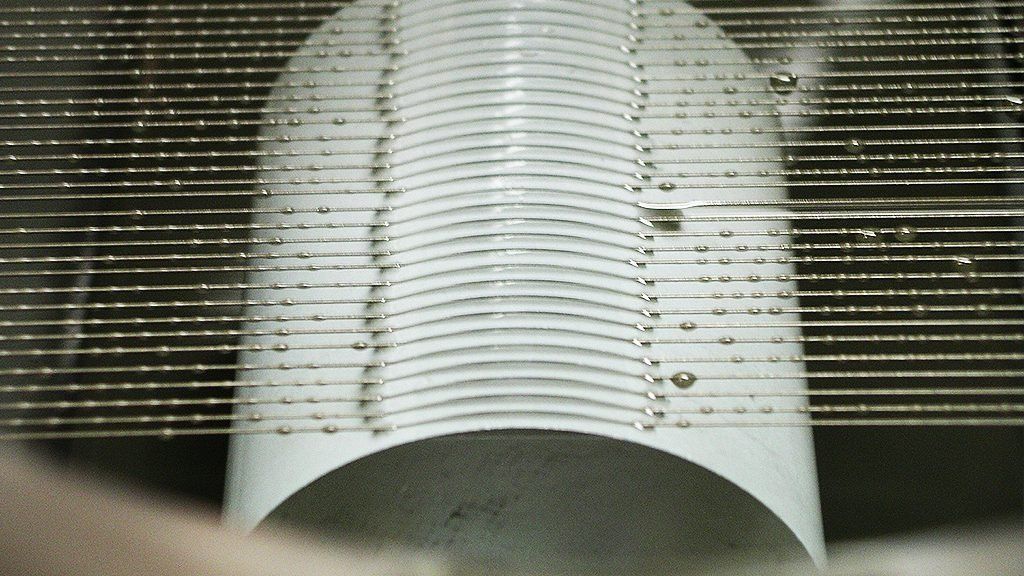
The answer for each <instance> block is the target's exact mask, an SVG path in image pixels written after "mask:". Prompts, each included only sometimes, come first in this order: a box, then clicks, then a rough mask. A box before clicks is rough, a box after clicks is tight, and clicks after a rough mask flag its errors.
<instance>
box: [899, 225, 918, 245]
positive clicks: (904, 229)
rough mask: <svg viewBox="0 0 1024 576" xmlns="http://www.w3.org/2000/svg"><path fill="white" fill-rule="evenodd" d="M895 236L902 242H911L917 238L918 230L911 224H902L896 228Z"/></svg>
mask: <svg viewBox="0 0 1024 576" xmlns="http://www.w3.org/2000/svg"><path fill="white" fill-rule="evenodd" d="M894 236H895V237H896V240H898V241H900V242H911V241H913V240H914V239H915V238H917V230H915V229H914V228H912V227H910V226H900V227H899V228H897V229H896V232H895V234H894Z"/></svg>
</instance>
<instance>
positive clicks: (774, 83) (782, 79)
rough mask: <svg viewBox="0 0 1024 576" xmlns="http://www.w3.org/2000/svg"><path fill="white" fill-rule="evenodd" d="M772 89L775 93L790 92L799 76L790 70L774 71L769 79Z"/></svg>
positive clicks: (794, 87) (793, 89)
mask: <svg viewBox="0 0 1024 576" xmlns="http://www.w3.org/2000/svg"><path fill="white" fill-rule="evenodd" d="M768 82H769V84H770V85H771V88H772V91H774V92H775V93H776V94H792V93H793V92H794V91H795V90H796V87H797V83H798V82H799V78H797V75H796V74H793V73H792V72H785V71H782V72H776V73H774V74H772V76H771V78H770V79H769V81H768Z"/></svg>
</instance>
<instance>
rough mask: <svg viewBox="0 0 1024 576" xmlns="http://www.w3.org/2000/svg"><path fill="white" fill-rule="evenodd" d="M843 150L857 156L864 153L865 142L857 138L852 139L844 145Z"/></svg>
mask: <svg viewBox="0 0 1024 576" xmlns="http://www.w3.org/2000/svg"><path fill="white" fill-rule="evenodd" d="M843 148H845V149H846V151H847V152H849V153H850V154H856V153H858V152H863V151H864V142H862V141H860V140H858V139H856V138H850V139H849V140H847V141H846V142H845V143H844V144H843Z"/></svg>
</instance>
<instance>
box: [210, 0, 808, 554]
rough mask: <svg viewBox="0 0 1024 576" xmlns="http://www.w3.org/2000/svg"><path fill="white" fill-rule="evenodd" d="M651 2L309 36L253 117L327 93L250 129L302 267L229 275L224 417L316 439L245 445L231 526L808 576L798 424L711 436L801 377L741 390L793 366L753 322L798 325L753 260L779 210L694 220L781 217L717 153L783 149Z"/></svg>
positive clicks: (784, 286)
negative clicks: (241, 346) (710, 562)
mask: <svg viewBox="0 0 1024 576" xmlns="http://www.w3.org/2000/svg"><path fill="white" fill-rule="evenodd" d="M673 6H674V7H673V8H672V9H671V10H662V11H658V12H649V13H648V14H646V15H643V16H641V15H640V14H638V13H637V12H636V5H635V4H634V3H631V2H627V1H625V0H600V1H595V2H580V1H578V0H474V1H469V2H448V1H444V0H408V1H404V2H399V3H385V4H381V3H376V2H370V1H366V2H360V1H357V2H354V3H353V4H352V5H350V6H349V7H346V8H345V9H343V10H341V11H340V12H339V13H338V14H337V15H336V16H335V17H334V18H333V19H331V21H330V22H327V23H325V24H324V26H323V27H322V28H321V30H320V31H319V32H317V33H316V34H314V35H312V36H311V37H310V38H309V39H308V41H307V48H304V49H303V50H302V55H297V56H296V57H295V58H294V59H293V60H292V61H291V63H290V67H291V68H292V69H293V70H295V71H294V72H291V73H289V74H286V75H284V76H283V77H282V79H281V80H282V83H283V84H285V85H286V87H285V88H281V89H279V90H278V91H277V92H276V93H275V98H278V99H285V100H287V99H288V98H290V97H294V98H295V99H302V100H310V99H313V97H315V99H317V100H319V102H317V105H316V106H315V107H314V108H311V109H308V110H299V111H298V113H297V114H296V116H295V118H294V120H293V121H282V122H280V123H278V124H276V125H274V126H273V127H272V128H271V129H270V130H267V131H266V133H265V136H267V137H268V144H267V145H266V146H265V150H266V151H267V152H268V154H266V155H264V157H265V158H266V159H267V160H266V162H265V166H266V170H265V172H264V174H263V175H262V178H263V179H264V180H265V181H266V182H268V184H266V186H265V190H266V194H265V196H264V197H263V198H261V199H260V202H259V205H258V207H259V208H261V209H262V210H259V211H258V219H257V222H258V223H259V224H261V225H265V226H263V227H262V228H261V230H264V231H263V232H260V234H261V235H263V236H269V237H273V238H279V239H280V242H279V243H277V244H275V243H273V242H271V243H264V244H259V246H264V248H262V249H263V250H265V251H267V252H268V253H275V254H278V255H280V256H281V257H282V258H287V257H294V258H295V259H296V261H297V265H295V266H287V267H285V268H287V270H281V269H280V268H281V267H277V268H275V269H274V270H269V271H265V272H256V273H253V274H251V275H250V277H249V279H248V282H249V284H250V285H251V290H250V293H249V296H248V298H249V299H250V300H251V301H253V302H260V303H262V304H263V305H262V306H261V307H260V310H259V313H258V315H259V320H258V322H253V323H251V324H249V325H248V326H247V327H246V328H247V329H246V330H245V332H247V333H251V334H252V335H251V336H247V337H246V343H247V344H250V345H251V346H249V347H247V348H250V349H249V350H248V351H247V352H245V353H243V357H242V358H241V360H240V362H241V363H242V364H243V365H244V366H245V370H243V371H242V373H240V376H239V378H240V379H242V380H245V381H251V382H253V383H254V384H258V385H255V386H252V387H246V388H245V389H244V392H243V394H244V396H245V398H248V399H251V402H252V404H251V405H244V406H243V407H242V408H241V409H240V410H239V412H238V413H239V415H242V416H245V417H247V418H248V419H250V420H255V421H258V420H262V419H267V416H268V415H269V414H273V415H275V417H279V416H282V415H285V416H287V417H289V418H292V420H290V421H289V422H293V423H295V424H294V426H291V425H289V426H287V427H284V428H282V432H283V433H287V432H289V431H296V430H299V429H305V428H306V427H308V420H309V419H312V421H313V422H315V426H317V427H322V428H323V429H324V430H325V431H326V432H329V433H324V434H291V435H288V436H287V437H283V436H281V435H265V436H264V435H244V436H241V437H236V438H235V439H234V440H233V442H232V448H231V461H230V470H229V485H228V513H229V515H230V516H231V517H233V518H235V519H237V520H238V521H240V522H241V523H243V524H245V525H247V526H255V525H257V524H258V523H260V522H261V521H263V520H264V519H266V518H268V517H271V518H280V519H287V520H289V521H293V522H300V523H304V524H307V525H310V526H313V527H315V528H317V529H319V530H320V531H322V532H326V533H336V534H342V535H348V536H356V537H360V536H371V537H383V538H389V539H397V540H399V541H402V542H404V543H408V544H416V545H432V546H439V547H442V548H446V549H452V550H456V551H460V552H464V553H468V554H473V555H479V556H485V557H488V558H491V559H496V560H498V561H503V562H508V563H511V564H516V565H523V566H527V567H548V566H556V567H557V566H562V567H564V566H574V567H577V568H581V569H582V568H586V567H590V568H595V567H597V568H606V569H612V568H614V569H624V568H627V567H637V566H644V567H647V568H651V569H658V568H664V567H666V566H670V565H671V563H674V562H678V561H681V560H685V559H687V558H690V559H692V558H694V557H707V556H708V555H711V554H719V553H721V554H725V553H733V552H736V551H737V549H739V551H740V552H749V553H755V554H759V555H761V556H763V557H765V558H769V559H770V558H782V557H789V556H792V555H793V554H794V553H797V552H799V553H801V554H804V555H805V556H809V557H811V558H813V559H814V560H816V561H820V560H821V559H822V557H823V552H822V550H823V548H822V534H821V526H820V519H819V509H818V501H817V485H816V478H815V471H814V459H813V453H812V447H811V443H810V433H809V430H808V429H807V428H805V427H800V426H793V427H770V428H769V427H765V428H759V427H728V426H706V427H705V426H701V424H715V423H721V422H723V421H728V418H729V417H730V416H736V415H737V414H740V413H742V414H745V417H746V418H747V420H748V421H752V419H756V418H758V417H759V416H758V415H757V414H751V412H758V407H759V406H760V404H759V403H758V402H759V401H757V400H755V399H754V397H749V398H746V397H743V396H742V395H741V396H739V399H738V400H737V399H736V398H737V397H728V398H724V397H710V396H708V395H707V393H708V392H713V391H716V390H721V389H724V388H728V389H729V390H733V391H737V390H739V391H743V390H751V391H755V390H757V391H763V390H765V389H770V390H778V391H780V392H788V393H792V392H799V391H800V390H802V389H804V387H805V386H806V383H805V382H804V381H803V380H802V379H799V378H788V379H787V378H775V379H770V380H765V379H762V378H761V377H760V375H762V374H764V373H771V372H782V371H781V370H779V363H780V362H781V361H783V359H785V362H786V365H785V367H786V368H787V369H788V372H799V371H800V368H801V366H800V364H799V357H800V353H801V350H800V346H799V344H798V343H797V338H795V336H798V331H797V329H796V328H792V329H788V330H787V329H782V328H774V329H772V330H771V331H770V333H768V332H767V330H768V329H767V328H764V327H762V328H759V327H758V326H757V324H758V322H757V321H758V320H759V319H761V318H763V317H766V316H768V315H772V317H773V318H775V319H778V318H780V317H781V318H783V319H786V316H787V315H793V318H792V319H795V314H794V313H792V312H787V310H790V309H792V308H793V302H792V301H790V300H788V299H786V298H785V294H786V292H787V291H792V290H793V288H794V287H793V286H792V283H791V282H788V281H786V277H787V275H788V274H790V273H791V272H792V270H791V266H790V265H788V264H784V263H779V262H778V259H779V257H780V256H784V255H785V253H784V252H778V251H774V252H772V253H770V254H768V253H765V252H763V250H762V251H759V250H758V249H757V247H756V246H753V247H748V246H746V244H747V243H750V242H751V241H750V239H749V237H748V236H747V235H746V234H745V232H749V231H752V230H764V229H765V228H769V229H772V230H777V232H773V235H774V236H776V237H777V238H776V240H780V241H781V242H777V243H785V241H786V234H785V232H784V231H783V230H784V229H785V228H787V225H786V223H785V215H784V214H782V213H780V214H779V218H778V220H776V221H767V222H766V221H764V220H745V219H742V218H741V219H738V220H730V219H729V218H730V217H731V216H732V215H734V214H735V213H736V212H739V213H740V214H743V213H745V212H744V211H743V210H737V209H729V210H731V212H729V211H727V209H726V208H715V207H713V206H707V203H709V202H714V201H719V200H723V199H757V200H766V199H781V198H784V196H785V186H784V182H782V181H781V180H773V179H772V176H771V174H772V173H774V172H775V171H777V170H778V168H779V167H778V166H776V165H774V164H773V163H771V162H770V161H769V160H765V161H764V162H754V163H749V162H747V163H744V164H743V165H742V166H738V165H735V164H733V163H731V162H729V161H728V160H727V158H728V157H729V156H728V155H723V153H722V151H721V149H722V147H721V145H722V144H725V143H735V142H736V141H737V140H738V137H737V134H738V133H740V132H743V133H744V135H743V140H742V141H743V142H745V143H748V144H749V145H750V146H751V147H752V148H753V149H757V150H758V151H759V154H758V156H759V157H764V158H772V157H773V156H775V157H778V156H780V154H781V153H779V151H778V150H777V149H775V148H773V147H772V145H773V142H774V140H773V139H772V138H773V136H772V132H773V131H772V130H771V128H773V127H775V124H774V123H773V121H772V120H771V116H770V115H757V116H753V117H743V116H739V115H718V114H716V111H717V110H718V108H717V107H716V106H715V105H712V104H709V103H707V102H706V100H707V98H706V95H708V94H715V95H722V94H732V93H736V92H742V91H743V90H744V89H747V88H750V87H752V86H762V85H763V84H764V82H765V80H764V78H763V72H760V71H758V70H757V69H756V68H755V67H754V66H752V65H747V64H744V60H743V53H742V52H741V51H739V50H737V49H736V47H735V45H733V44H731V43H730V42H729V41H728V40H726V39H725V36H724V33H723V32H722V31H721V30H720V29H718V28H717V27H716V26H715V25H714V24H713V23H712V22H709V21H707V20H706V19H705V18H704V17H703V16H702V15H701V14H700V13H699V12H697V11H695V10H694V9H693V8H690V7H689V6H688V5H687V4H685V3H682V2H680V3H678V4H675V5H673ZM641 23H643V24H644V26H642V25H641ZM653 24H658V26H652V25H653ZM645 26H646V27H645ZM673 27H675V28H678V29H679V30H681V31H683V34H682V36H681V37H680V39H679V40H677V41H674V42H670V41H665V40H657V39H645V38H644V34H645V33H646V30H647V29H657V30H659V31H667V30H672V29H673ZM657 37H658V38H666V36H664V34H658V35H657ZM689 47H692V49H690V48H689ZM714 62H728V65H727V67H725V68H716V67H715V65H714V64H713V63H714ZM733 156H734V157H735V155H733ZM313 166H318V169H312V168H313ZM299 167H301V168H303V169H297V168H299ZM306 168H308V170H306ZM723 175H724V176H725V178H724V179H723ZM292 181H294V182H298V183H301V184H292V183H291V182H292ZM311 181H313V182H314V183H313V184H310V182H311ZM723 181H726V182H728V183H729V186H722V185H721V183H722V182H723ZM653 205H668V206H674V207H676V208H677V210H663V209H653V208H651V206H653ZM666 216H667V218H666ZM684 244H685V245H686V246H689V248H690V251H689V252H687V251H682V249H681V248H680V247H681V246H682V245H684ZM282 246H287V250H285V249H284V248H282ZM723 249H727V250H731V251H736V250H739V251H742V252H744V255H743V258H742V259H740V258H736V259H735V261H733V260H732V259H725V260H723V259H721V258H720V257H719V256H718V255H715V254H714V251H716V250H717V251H722V250H723ZM314 254H315V255H316V256H317V259H316V260H315V264H314V265H313V266H304V265H303V264H304V263H303V261H302V259H303V257H308V256H311V255H314ZM694 254H696V257H694ZM289 255H290V256H289ZM769 282H770V283H771V284H772V287H771V289H770V290H769V289H767V288H765V289H764V293H763V294H760V295H759V296H758V297H757V299H756V301H752V300H749V299H739V298H735V299H730V298H731V297H730V295H729V294H730V293H731V292H743V293H747V294H749V293H751V292H756V291H757V290H758V289H759V286H762V285H764V284H767V283H769ZM739 286H743V288H742V290H741V289H740V288H738V287H739ZM733 288H735V289H733ZM783 324H785V323H783ZM765 336H770V337H773V338H774V340H772V341H771V342H772V343H771V344H770V345H769V346H770V349H766V345H765V344H757V343H744V341H745V340H764V338H763V337H765ZM729 359H739V361H729ZM723 360H725V361H723ZM677 385H678V386H677ZM702 394H703V395H702ZM804 402H805V399H804V398H802V397H800V396H799V395H794V394H789V395H783V396H781V397H780V398H773V399H772V400H771V401H770V402H769V404H770V405H771V406H772V407H776V408H782V409H790V408H795V407H797V406H799V405H801V404H803V403H804ZM761 404H763V402H761ZM737 408H741V409H742V410H741V411H737ZM798 416H799V415H798Z"/></svg>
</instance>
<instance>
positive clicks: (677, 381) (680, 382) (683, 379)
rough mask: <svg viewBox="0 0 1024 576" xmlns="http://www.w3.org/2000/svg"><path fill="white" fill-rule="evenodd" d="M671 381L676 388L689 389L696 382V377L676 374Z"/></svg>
mask: <svg viewBox="0 0 1024 576" xmlns="http://www.w3.org/2000/svg"><path fill="white" fill-rule="evenodd" d="M671 380H672V384H674V385H675V386H676V387H677V388H689V387H690V386H693V384H694V382H696V381H697V377H696V376H694V375H693V374H691V373H689V372H676V373H675V374H673V375H672V378H671Z"/></svg>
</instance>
